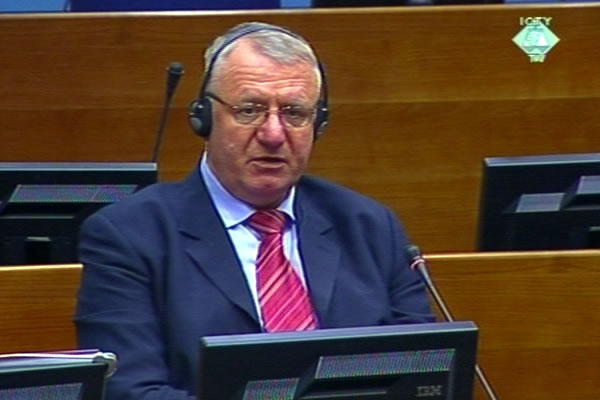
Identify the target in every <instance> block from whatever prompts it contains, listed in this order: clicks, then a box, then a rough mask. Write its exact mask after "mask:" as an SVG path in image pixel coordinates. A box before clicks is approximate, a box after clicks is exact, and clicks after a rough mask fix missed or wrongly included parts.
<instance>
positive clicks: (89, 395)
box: [0, 363, 108, 400]
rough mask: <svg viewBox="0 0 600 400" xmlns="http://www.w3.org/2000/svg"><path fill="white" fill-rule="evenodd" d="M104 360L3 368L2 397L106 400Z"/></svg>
mask: <svg viewBox="0 0 600 400" xmlns="http://www.w3.org/2000/svg"><path fill="white" fill-rule="evenodd" d="M107 369H108V366H107V365H106V364H103V363H93V364H81V363H74V364H64V363H63V364H60V365H39V366H36V365H29V366H17V367H2V365H1V364H0V399H2V400H24V399H31V400H103V398H104V383H105V379H106V372H107Z"/></svg>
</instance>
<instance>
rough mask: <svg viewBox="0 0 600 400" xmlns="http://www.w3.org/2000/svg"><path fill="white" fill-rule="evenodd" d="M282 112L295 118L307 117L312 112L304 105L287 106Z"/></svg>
mask: <svg viewBox="0 0 600 400" xmlns="http://www.w3.org/2000/svg"><path fill="white" fill-rule="evenodd" d="M282 112H283V114H284V115H285V116H286V117H289V118H294V119H295V118H298V119H302V118H306V117H307V116H308V115H309V114H310V111H309V110H307V109H306V108H304V107H300V106H291V107H285V108H284V109H283V110H282Z"/></svg>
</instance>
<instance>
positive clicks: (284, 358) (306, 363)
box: [198, 322, 478, 400]
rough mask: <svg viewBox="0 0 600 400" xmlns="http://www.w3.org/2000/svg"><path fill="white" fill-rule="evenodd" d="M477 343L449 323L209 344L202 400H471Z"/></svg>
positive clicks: (203, 347)
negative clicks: (428, 399)
mask: <svg viewBox="0 0 600 400" xmlns="http://www.w3.org/2000/svg"><path fill="white" fill-rule="evenodd" d="M477 336H478V329H477V327H476V326H475V325H474V324H473V323H472V322H452V323H450V322H447V323H431V324H415V325H394V326H379V327H363V328H343V329H322V330H314V331H303V332H287V333H269V334H267V333H262V334H247V335H228V336H213V337H205V338H203V339H202V340H201V343H200V377H199V386H198V399H199V400H234V399H235V400H253V399H254V400H258V399H261V400H267V399H277V400H288V399H289V400H292V399H298V400H309V399H320V400H334V399H335V400H358V399H369V400H370V399H373V400H384V399H386V400H392V399H394V400H396V399H403V400H411V399H415V400H416V399H421V398H430V399H445V400H468V399H471V398H472V392H473V374H474V366H475V359H476V352H477Z"/></svg>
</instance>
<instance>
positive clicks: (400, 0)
mask: <svg viewBox="0 0 600 400" xmlns="http://www.w3.org/2000/svg"><path fill="white" fill-rule="evenodd" d="M494 3H504V0H312V6H313V7H315V8H318V7H327V8H331V7H391V6H422V5H423V6H424V5H458V4H494Z"/></svg>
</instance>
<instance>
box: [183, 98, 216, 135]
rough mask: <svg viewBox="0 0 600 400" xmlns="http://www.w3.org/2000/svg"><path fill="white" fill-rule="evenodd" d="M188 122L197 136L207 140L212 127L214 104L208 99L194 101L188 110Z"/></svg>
mask: <svg viewBox="0 0 600 400" xmlns="http://www.w3.org/2000/svg"><path fill="white" fill-rule="evenodd" d="M188 122H189V124H190V127H191V128H192V130H193V131H194V132H195V133H196V135H198V136H200V137H203V138H207V137H208V135H210V129H211V125H212V104H211V102H210V100H209V99H208V98H207V97H203V98H201V99H197V100H194V101H192V102H191V103H190V106H189V109H188Z"/></svg>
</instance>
